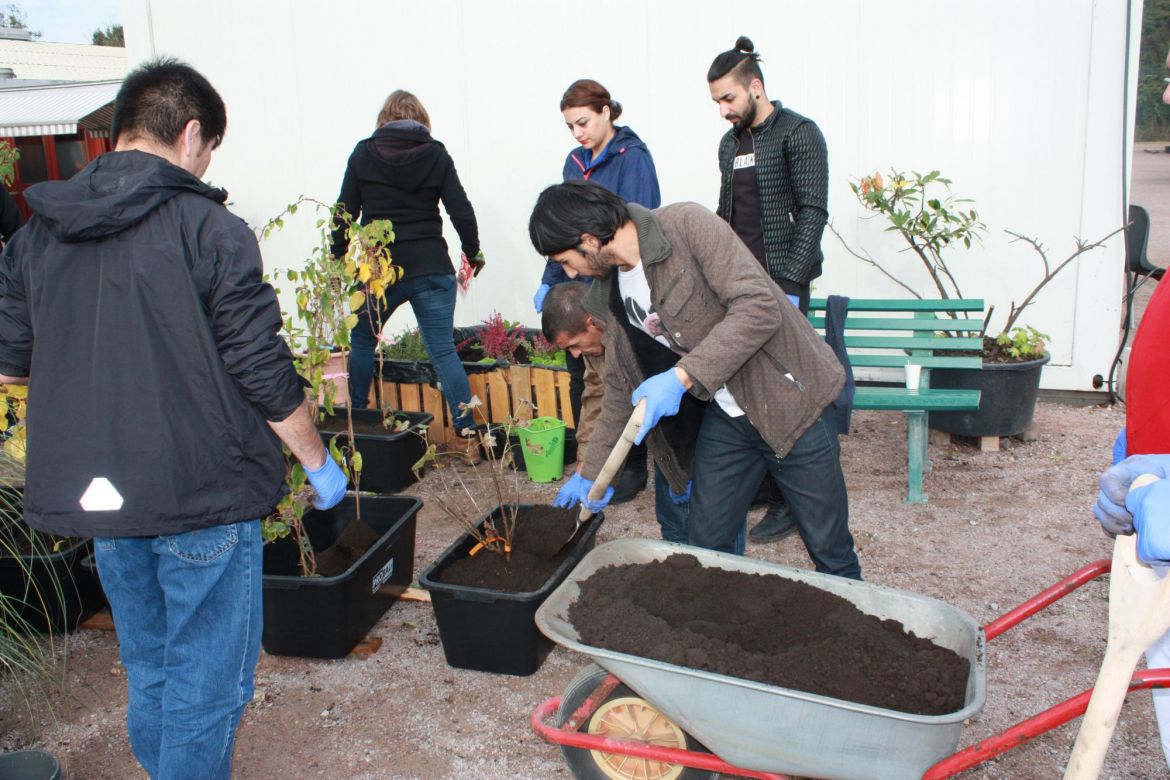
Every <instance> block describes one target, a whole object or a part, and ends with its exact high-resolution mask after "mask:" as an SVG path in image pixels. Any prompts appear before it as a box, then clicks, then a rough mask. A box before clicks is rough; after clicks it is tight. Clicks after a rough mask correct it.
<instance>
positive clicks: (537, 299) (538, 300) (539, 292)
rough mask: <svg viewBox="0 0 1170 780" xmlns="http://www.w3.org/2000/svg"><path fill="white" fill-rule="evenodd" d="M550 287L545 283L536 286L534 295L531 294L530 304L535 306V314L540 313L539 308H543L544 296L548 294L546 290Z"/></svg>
mask: <svg viewBox="0 0 1170 780" xmlns="http://www.w3.org/2000/svg"><path fill="white" fill-rule="evenodd" d="M551 289H552V287H550V286H549V285H547V284H542V285H540V287H537V288H536V295H533V296H532V305H533V306H535V307H536V313H537V314H540V310H541V309H543V308H544V296H546V295H548V291H549V290H551Z"/></svg>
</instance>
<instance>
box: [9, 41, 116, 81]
mask: <svg viewBox="0 0 1170 780" xmlns="http://www.w3.org/2000/svg"><path fill="white" fill-rule="evenodd" d="M0 66H3V67H7V68H12V70H13V71H14V72H15V73H16V78H18V79H64V80H66V81H85V82H90V81H106V80H109V79H123V78H125V77H126V70H127V64H126V50H125V49H124V48H122V47H120V46H89V45H87V44H81V43H45V42H43V41H8V40H0Z"/></svg>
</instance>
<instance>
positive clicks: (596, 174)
mask: <svg viewBox="0 0 1170 780" xmlns="http://www.w3.org/2000/svg"><path fill="white" fill-rule="evenodd" d="M561 114H562V115H563V116H564V117H565V126H566V127H568V128H569V132H571V133H572V134H573V138H575V139H576V140H577V143H578V144H580V146H578V147H577V148H575V149H573V150H572V151H571V152H569V154H568V156H567V157H565V165H564V168H563V170H562V171H561V176H562V178H563V179H564V181H574V180H576V179H588V180H589V181H593V182H597V183H598V184H600V185H601V186H603V187H605V188H606V189H607V190H609V191H610V192H612V193H614V194H615V195H619V196H621V197H622V198H624V199H625V200H627V201H632V202H633V203H637V204H639V205H641V206H645V207H646V208H648V209H656V208H658V207H659V206H660V205H662V194H661V193H660V192H659V190H658V173H657V171H655V170H654V158H653V157H651V156H650V150H649V149H648V148H647V147H646V144H645V143H644V142H643V141H642V139H641V138H639V137H638V134H637V133H635V132H634V131H633V130H631V129H630V128H628V127H622V126H619V125H615V124H614V122H615V121H617V119H618V117H620V116H621V115H622V104H621V103H619V102H617V101H616V100H614V99H613V98H612V97H610V95H609V90H607V89H606V88H605V87H603V86H601V85H600V84H598V83H597V82H596V81H594V80H593V79H580V80H578V81H574V82H573V83H572V84H571V85H569V88H568V89H567V90H565V94H564V95H563V96H562V97H561ZM540 281H541V284H540V288H539V289H538V290H537V291H536V296H535V297H534V299H533V303H534V304H535V306H536V310H537V311H538V312H539V311H540V310H541V304H542V303H543V302H544V296H545V294H546V293H548V291H549V289H550V288H551V287H552V286H553V285H554V284H560V283H561V282H567V281H569V277H568V275H566V274H565V272H564V271H563V270H562V269H561V266H560V264H559V263H548V264H547V265H546V266H545V269H544V276H543V277H541V280H540Z"/></svg>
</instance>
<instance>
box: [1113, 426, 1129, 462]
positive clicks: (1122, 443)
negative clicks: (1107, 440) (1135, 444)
mask: <svg viewBox="0 0 1170 780" xmlns="http://www.w3.org/2000/svg"><path fill="white" fill-rule="evenodd" d="M1128 446H1129V445H1128V443H1127V442H1126V440H1125V428H1122V429H1121V430H1120V431H1119V432H1118V433H1117V438H1116V439H1114V440H1113V463H1114V465H1116V464H1118V463H1121V461H1123V460H1125V459H1126V457H1127V456H1128V453H1127V452H1126V448H1127V447H1128Z"/></svg>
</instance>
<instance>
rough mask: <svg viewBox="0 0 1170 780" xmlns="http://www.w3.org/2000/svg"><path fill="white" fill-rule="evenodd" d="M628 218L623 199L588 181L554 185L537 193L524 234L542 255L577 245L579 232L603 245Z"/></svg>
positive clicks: (579, 242)
mask: <svg viewBox="0 0 1170 780" xmlns="http://www.w3.org/2000/svg"><path fill="white" fill-rule="evenodd" d="M629 218H630V210H629V209H628V208H626V202H625V201H624V200H622V199H621V198H619V197H618V196H617V195H614V194H613V193H612V192H610V191H609V190H607V189H606V188H605V187H602V186H601V185H600V184H595V183H593V182H591V181H585V180H584V179H578V180H576V181H570V182H565V183H564V184H554V185H553V186H551V187H549V188H547V189H546V190H545V191H544V192H542V193H540V197H538V198H537V199H536V206H535V207H533V209H532V216H531V217H529V218H528V237H529V238H531V239H532V246H534V247H536V251H537V252H539V253H540V254H542V255H544V256H545V257H549V256H551V255H558V254H560V253H561V252H566V251H568V250H570V249H575V248H577V247H578V246H579V245H580V244H581V234H582V233H588V234H590V235H591V236H596V237H597V239H598V240H599V241H600V242H601V245H602V246H605V245H606V244H608V243H609V242H610V241H612V240H613V234H614V233H616V232H617V230H618V228H620V227H621V226H622V225H624V224H625V223H626V222H627V221H628V220H629Z"/></svg>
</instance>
